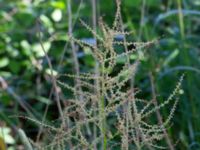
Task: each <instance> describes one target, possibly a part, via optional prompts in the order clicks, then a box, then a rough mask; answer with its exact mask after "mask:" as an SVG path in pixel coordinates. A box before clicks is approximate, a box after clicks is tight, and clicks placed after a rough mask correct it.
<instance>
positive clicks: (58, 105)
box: [37, 20, 65, 125]
mask: <svg viewBox="0 0 200 150" xmlns="http://www.w3.org/2000/svg"><path fill="white" fill-rule="evenodd" d="M39 23H40V21H39V20H38V22H37V31H38V36H39V43H40V46H41V48H42V51H43V52H44V54H45V58H46V60H47V63H48V66H49V68H50V71H51V72H50V73H51V75H50V77H51V81H52V84H53V87H54V91H55V97H56V104H57V107H58V111H59V114H60V117H61V119H62V123H63V124H64V125H65V119H64V116H63V111H62V107H61V103H60V97H59V93H58V86H57V83H56V78H55V76H54V74H53V66H52V64H51V61H50V59H49V56H48V54H47V52H46V50H45V48H44V45H43V42H42V37H41V31H40V27H39Z"/></svg>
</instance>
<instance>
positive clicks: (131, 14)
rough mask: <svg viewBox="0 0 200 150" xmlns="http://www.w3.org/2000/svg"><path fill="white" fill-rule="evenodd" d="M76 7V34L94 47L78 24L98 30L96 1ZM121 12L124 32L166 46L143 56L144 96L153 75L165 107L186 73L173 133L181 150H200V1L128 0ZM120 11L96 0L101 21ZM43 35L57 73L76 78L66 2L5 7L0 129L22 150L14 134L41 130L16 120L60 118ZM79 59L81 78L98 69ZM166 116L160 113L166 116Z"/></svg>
mask: <svg viewBox="0 0 200 150" xmlns="http://www.w3.org/2000/svg"><path fill="white" fill-rule="evenodd" d="M71 4H72V17H73V35H74V36H75V37H78V38H84V39H86V40H93V39H92V38H93V37H92V36H91V35H90V34H89V33H88V31H87V30H86V29H85V28H84V27H83V26H82V25H81V24H80V22H79V19H80V18H81V19H83V20H84V21H85V22H87V23H88V24H89V25H91V26H92V0H82V1H81V0H72V1H71ZM121 10H122V16H123V22H124V27H125V29H126V30H129V31H132V32H133V33H132V40H133V41H150V40H153V39H160V40H159V43H157V44H155V45H154V46H152V47H150V48H148V49H147V50H146V52H145V53H141V55H142V56H141V58H142V59H141V64H140V66H139V69H138V72H137V74H136V86H137V87H139V88H140V89H141V90H142V91H143V92H142V93H143V94H142V95H140V96H141V97H142V98H148V99H151V98H152V95H151V84H150V76H149V74H150V73H152V74H153V77H154V82H155V83H154V84H155V88H156V94H157V96H158V99H159V102H162V101H164V100H165V98H166V97H167V96H168V95H170V93H171V92H172V91H173V88H174V87H175V85H176V82H177V81H178V78H179V77H180V76H181V75H182V74H183V73H185V79H184V82H183V86H182V87H183V90H182V93H183V94H182V95H181V97H180V101H179V105H178V108H177V110H176V113H175V115H174V118H173V121H172V122H173V123H172V127H171V128H169V129H168V131H169V133H170V138H171V139H172V141H173V143H174V144H176V149H180V150H184V149H188V150H199V149H200V99H199V98H200V0H123V1H122V7H121ZM115 11H116V4H115V1H114V0H97V17H100V16H103V19H104V20H105V22H107V23H108V24H109V25H112V22H113V19H114V15H115ZM38 20H39V21H38ZM38 29H40V31H41V32H42V41H43V44H44V47H45V49H46V50H47V51H48V56H49V58H50V60H51V62H52V64H53V68H54V71H55V73H59V74H60V73H74V71H73V67H74V63H73V58H72V51H71V48H70V45H69V37H68V33H67V32H68V14H67V0H0V83H1V88H0V127H1V129H2V130H4V133H5V134H6V136H7V140H6V143H7V144H8V145H9V146H10V148H14V147H17V146H19V145H20V144H19V143H18V136H17V134H16V132H15V129H16V128H18V127H21V128H23V129H24V130H25V132H26V133H27V135H28V136H30V137H32V138H33V140H35V139H36V135H37V132H38V127H37V126H36V125H35V124H33V123H30V122H29V121H27V120H26V119H23V118H19V117H16V115H17V116H19V115H22V116H29V117H31V118H35V119H37V120H40V121H41V120H42V117H43V115H44V112H45V109H46V106H48V111H47V117H46V119H45V120H46V121H47V122H48V121H50V120H54V119H56V118H57V117H58V110H57V107H56V103H55V101H54V100H53V99H54V95H53V94H52V93H51V91H52V85H51V80H50V78H49V73H50V69H49V67H48V63H47V60H46V59H45V56H44V53H43V51H42V49H41V46H40V42H39V38H38ZM77 55H78V58H79V62H80V70H81V71H82V72H85V71H86V72H88V71H90V70H92V69H93V67H94V66H95V62H94V60H93V59H92V57H91V55H89V54H87V53H86V52H85V51H83V50H79V51H78V52H77ZM118 63H119V64H120V63H123V60H120V61H119V62H118ZM66 82H71V81H70V80H69V81H66ZM66 95H67V94H66ZM63 101H64V99H63ZM168 110H169V109H168V108H166V110H164V111H163V112H162V114H163V116H167V112H168ZM0 132H1V131H0ZM0 135H1V134H0Z"/></svg>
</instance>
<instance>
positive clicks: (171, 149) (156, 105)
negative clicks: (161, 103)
mask: <svg viewBox="0 0 200 150" xmlns="http://www.w3.org/2000/svg"><path fill="white" fill-rule="evenodd" d="M149 76H150V81H151V92H152V96H153V103H154V105H155V107H158V102H157V98H156V89H155V85H154V77H153V74H152V72H150V73H149ZM156 116H157V119H158V122H159V124H160V125H162V124H163V119H162V116H161V114H160V111H159V110H156ZM163 133H164V136H165V140H166V142H167V145H168V147H169V149H170V150H174V146H173V144H172V141H171V140H170V137H169V135H168V133H167V131H166V129H163Z"/></svg>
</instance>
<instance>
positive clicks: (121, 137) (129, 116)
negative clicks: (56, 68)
mask: <svg viewBox="0 0 200 150" xmlns="http://www.w3.org/2000/svg"><path fill="white" fill-rule="evenodd" d="M81 23H82V24H83V25H84V26H85V27H86V29H87V30H88V31H90V32H91V33H92V34H93V36H94V37H95V39H96V41H97V43H98V44H96V45H90V44H89V43H86V42H83V41H81V40H78V39H76V38H74V37H70V39H71V40H73V42H75V43H76V44H77V45H79V46H80V47H82V48H87V49H90V50H91V54H92V55H93V57H94V59H95V61H96V63H97V68H96V69H97V70H98V73H96V74H92V73H83V74H81V75H80V76H76V75H70V74H66V75H65V76H66V77H69V78H74V79H76V85H75V86H74V87H73V86H70V85H68V84H67V83H64V82H62V81H61V80H58V81H57V82H58V83H59V84H60V85H61V86H63V87H65V88H67V90H70V91H71V92H72V93H73V98H71V99H68V100H67V104H68V105H67V106H66V107H65V108H64V112H63V114H64V117H65V118H64V119H65V124H62V125H61V127H60V128H59V129H55V128H51V129H52V130H54V131H52V134H53V133H54V134H53V135H54V136H50V137H51V139H49V140H50V143H49V144H48V145H43V146H41V147H40V148H41V149H50V148H51V149H104V150H105V149H116V148H120V149H126V150H128V149H137V150H139V149H155V148H156V149H157V148H164V147H162V146H160V145H159V144H158V141H160V140H162V138H163V136H164V132H163V131H164V130H165V129H166V127H167V126H168V125H169V123H170V121H171V119H172V116H173V114H174V111H175V109H176V106H177V102H178V100H177V99H175V100H174V98H175V96H176V95H177V94H178V93H179V90H180V84H181V81H182V77H181V79H180V81H179V82H178V83H177V86H176V88H175V89H174V90H173V92H172V94H171V95H170V96H169V98H168V99H167V100H166V101H164V102H163V103H161V104H158V105H156V106H155V105H154V103H153V102H152V100H151V101H145V100H142V99H138V98H136V94H137V93H138V90H136V89H135V88H134V87H133V86H132V85H130V83H131V84H133V82H131V81H133V78H134V75H135V73H136V71H137V67H138V64H139V59H136V60H135V61H134V62H133V63H131V62H130V59H129V56H130V55H131V54H132V53H137V50H142V49H143V48H146V47H148V46H150V45H152V44H154V43H155V41H152V42H146V43H142V42H141V43H135V42H127V41H126V36H128V35H129V33H128V32H124V30H123V29H122V24H121V14H120V6H119V3H118V9H117V13H116V16H115V20H114V23H113V27H112V28H110V27H108V25H106V24H105V23H104V22H103V21H102V19H100V20H99V28H100V30H101V32H100V33H99V34H97V33H96V31H94V30H92V29H91V28H90V27H89V26H88V25H87V24H86V23H85V22H83V21H81ZM119 35H120V37H123V40H122V41H117V40H116V37H117V36H119ZM129 46H132V47H133V49H129V50H127V47H129ZM116 47H123V49H124V50H125V51H124V52H123V53H120V54H119V53H117V51H116ZM121 57H125V58H126V60H127V62H126V63H124V66H123V68H122V69H121V70H120V71H119V72H114V71H113V70H114V68H115V67H116V64H117V60H118V58H121ZM128 83H129V86H128ZM173 100H174V101H173ZM168 104H171V107H170V108H171V109H170V111H169V116H168V117H167V118H166V120H165V121H163V123H162V124H159V125H157V124H153V125H152V124H150V122H151V121H150V120H149V118H150V116H151V115H153V113H155V112H156V111H157V110H160V109H161V108H163V107H165V106H166V105H168ZM72 118H73V119H72ZM55 132H56V133H55ZM52 134H51V135H52ZM52 137H53V138H52ZM47 140H48V138H47Z"/></svg>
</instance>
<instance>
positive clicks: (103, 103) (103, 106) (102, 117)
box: [100, 63, 107, 150]
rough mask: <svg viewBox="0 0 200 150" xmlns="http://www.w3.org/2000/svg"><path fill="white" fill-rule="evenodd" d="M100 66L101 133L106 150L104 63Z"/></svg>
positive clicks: (104, 149)
mask: <svg viewBox="0 0 200 150" xmlns="http://www.w3.org/2000/svg"><path fill="white" fill-rule="evenodd" d="M101 67H102V77H103V79H102V80H101V100H100V118H101V119H100V120H101V121H102V122H101V132H102V133H101V134H102V136H103V141H102V143H103V150H106V147H107V137H106V114H105V102H104V101H105V99H104V94H105V91H104V89H105V74H104V73H105V66H104V63H103V64H101Z"/></svg>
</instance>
